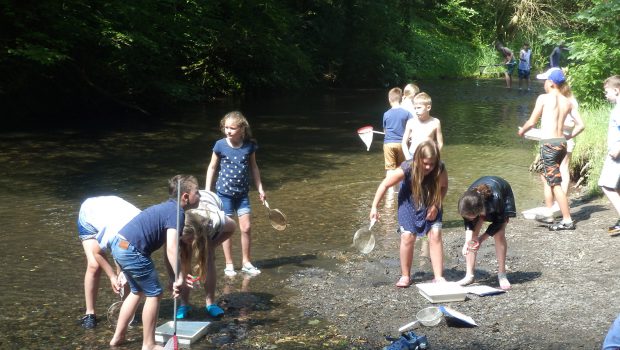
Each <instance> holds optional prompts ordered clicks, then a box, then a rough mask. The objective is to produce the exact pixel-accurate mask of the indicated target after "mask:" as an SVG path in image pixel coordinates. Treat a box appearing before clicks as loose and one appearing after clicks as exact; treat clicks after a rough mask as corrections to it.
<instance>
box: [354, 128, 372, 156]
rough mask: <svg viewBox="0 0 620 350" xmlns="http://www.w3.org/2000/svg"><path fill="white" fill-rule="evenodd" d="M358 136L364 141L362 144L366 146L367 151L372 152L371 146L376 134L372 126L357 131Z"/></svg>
mask: <svg viewBox="0 0 620 350" xmlns="http://www.w3.org/2000/svg"><path fill="white" fill-rule="evenodd" d="M357 134H358V135H359V136H360V138H361V139H362V142H364V144H365V145H366V151H370V145H371V144H372V139H373V137H374V133H373V132H372V126H363V127H361V128H359V129H357Z"/></svg>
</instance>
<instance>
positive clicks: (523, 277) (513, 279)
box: [508, 271, 542, 285]
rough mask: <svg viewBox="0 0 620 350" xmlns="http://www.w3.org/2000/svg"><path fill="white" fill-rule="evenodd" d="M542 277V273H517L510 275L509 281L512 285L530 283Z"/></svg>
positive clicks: (510, 273)
mask: <svg viewBox="0 0 620 350" xmlns="http://www.w3.org/2000/svg"><path fill="white" fill-rule="evenodd" d="M540 276H542V272H538V271H532V272H528V271H515V272H509V273H508V279H509V280H510V283H511V284H512V285H515V284H520V283H525V282H530V281H533V280H535V279H538V278H540Z"/></svg>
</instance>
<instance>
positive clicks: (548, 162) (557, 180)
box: [540, 138, 566, 187]
mask: <svg viewBox="0 0 620 350" xmlns="http://www.w3.org/2000/svg"><path fill="white" fill-rule="evenodd" d="M565 155H566V139H563V138H557V139H550V140H540V159H542V162H543V175H544V176H545V180H547V184H548V185H549V186H551V187H553V186H557V185H560V184H562V175H561V174H560V163H562V159H564V156H565Z"/></svg>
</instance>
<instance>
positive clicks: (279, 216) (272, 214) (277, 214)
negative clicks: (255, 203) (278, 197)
mask: <svg viewBox="0 0 620 350" xmlns="http://www.w3.org/2000/svg"><path fill="white" fill-rule="evenodd" d="M263 204H265V207H266V208H267V210H268V212H269V222H270V223H271V226H272V227H273V228H275V229H276V230H278V231H283V230H286V226H288V220H287V219H286V215H284V213H283V212H281V211H280V209H271V208H270V207H269V203H267V201H264V202H263Z"/></svg>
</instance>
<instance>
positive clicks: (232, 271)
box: [224, 267, 237, 277]
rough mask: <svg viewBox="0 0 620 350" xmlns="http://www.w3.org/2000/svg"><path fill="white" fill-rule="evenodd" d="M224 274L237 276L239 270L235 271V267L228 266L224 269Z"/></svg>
mask: <svg viewBox="0 0 620 350" xmlns="http://www.w3.org/2000/svg"><path fill="white" fill-rule="evenodd" d="M224 274H225V275H226V276H228V277H235V276H237V272H236V271H235V269H234V268H233V267H227V268H225V269H224Z"/></svg>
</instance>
